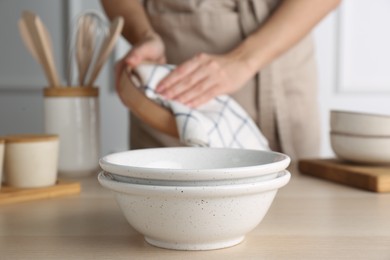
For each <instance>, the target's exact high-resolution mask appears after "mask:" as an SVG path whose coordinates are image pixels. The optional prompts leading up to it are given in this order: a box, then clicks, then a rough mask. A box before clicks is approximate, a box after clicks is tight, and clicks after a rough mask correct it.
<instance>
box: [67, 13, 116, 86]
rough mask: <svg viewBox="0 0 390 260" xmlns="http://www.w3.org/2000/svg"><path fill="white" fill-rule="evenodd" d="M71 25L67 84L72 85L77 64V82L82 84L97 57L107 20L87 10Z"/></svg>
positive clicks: (104, 34) (105, 31) (106, 30)
mask: <svg viewBox="0 0 390 260" xmlns="http://www.w3.org/2000/svg"><path fill="white" fill-rule="evenodd" d="M73 27H74V29H73V30H72V34H71V35H70V37H69V38H70V41H69V57H68V65H67V82H68V86H72V85H73V68H76V66H77V68H78V84H79V86H84V85H85V82H86V79H87V77H88V74H90V72H91V67H92V66H93V62H94V60H96V58H97V55H98V50H99V46H101V45H102V43H103V41H104V39H105V38H106V35H107V33H108V28H107V22H106V20H105V18H104V17H103V15H102V14H100V13H98V12H96V11H94V10H87V11H85V12H83V13H81V14H80V15H79V16H78V17H77V18H76V19H75V22H74V26H73ZM76 85H77V84H76Z"/></svg>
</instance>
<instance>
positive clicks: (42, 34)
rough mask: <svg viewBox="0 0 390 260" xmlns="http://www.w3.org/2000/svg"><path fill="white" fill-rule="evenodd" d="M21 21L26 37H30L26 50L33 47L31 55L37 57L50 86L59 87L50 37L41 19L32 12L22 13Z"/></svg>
mask: <svg viewBox="0 0 390 260" xmlns="http://www.w3.org/2000/svg"><path fill="white" fill-rule="evenodd" d="M22 19H23V20H24V24H25V28H26V30H27V31H28V34H27V35H30V37H29V38H30V40H27V41H26V45H28V46H30V47H28V48H32V46H34V48H32V49H35V51H33V52H32V54H33V56H34V57H35V56H37V57H38V60H39V61H40V63H41V64H42V65H43V68H44V71H45V74H46V77H47V79H48V81H49V84H50V86H51V87H59V86H61V83H60V81H59V77H58V74H57V70H56V68H55V64H54V58H53V51H52V46H51V41H50V36H49V34H48V31H47V29H46V27H45V26H44V25H43V23H42V21H41V19H39V17H38V16H37V15H36V14H34V13H32V12H28V11H24V12H23V14H22ZM22 30H23V29H22Z"/></svg>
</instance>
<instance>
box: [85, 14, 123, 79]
mask: <svg viewBox="0 0 390 260" xmlns="http://www.w3.org/2000/svg"><path fill="white" fill-rule="evenodd" d="M122 28H123V18H122V17H117V18H115V20H114V21H113V22H112V23H111V26H110V31H109V33H108V35H107V37H106V38H105V39H104V41H103V43H102V46H101V48H100V51H99V54H98V56H97V59H96V63H95V65H94V67H93V69H92V73H91V77H90V78H89V80H88V83H87V86H88V87H92V85H93V83H94V82H95V80H96V78H97V76H98V74H99V72H100V70H101V68H102V67H103V65H104V63H105V62H106V60H107V58H108V56H109V55H110V53H111V51H112V50H113V48H114V46H115V43H116V41H117V39H118V38H119V36H120V33H121V32H122Z"/></svg>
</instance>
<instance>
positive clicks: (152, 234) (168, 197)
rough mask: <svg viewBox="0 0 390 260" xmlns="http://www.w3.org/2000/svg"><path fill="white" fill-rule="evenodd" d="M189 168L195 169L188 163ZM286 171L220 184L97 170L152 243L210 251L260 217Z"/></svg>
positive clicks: (233, 240) (236, 238)
mask: <svg viewBox="0 0 390 260" xmlns="http://www.w3.org/2000/svg"><path fill="white" fill-rule="evenodd" d="M193 163H194V165H192V167H191V168H196V167H197V162H196V161H194V162H193ZM290 176H291V175H290V173H289V172H288V171H283V172H281V173H280V174H279V175H278V177H276V178H275V179H272V180H268V181H260V182H253V183H247V184H232V185H221V186H197V187H188V186H187V187H186V186H153V185H140V184H131V183H123V182H118V181H114V180H112V179H110V178H109V177H107V176H105V175H104V173H100V174H99V176H98V180H99V182H100V184H101V185H102V186H103V187H105V188H107V189H109V190H111V191H113V192H114V194H115V199H116V201H117V203H118V204H119V206H120V209H121V210H122V212H123V214H124V215H125V217H126V219H127V221H128V222H129V224H130V225H131V226H132V227H133V228H134V229H136V230H137V231H138V232H140V233H141V234H143V235H144V237H145V240H146V241H147V242H148V243H150V244H152V245H155V246H157V247H163V248H168V249H177V250H210V249H218V248H225V247H230V246H234V245H236V244H238V243H240V242H241V241H243V240H244V238H245V235H246V234H247V233H248V232H250V231H251V230H253V229H254V228H255V227H256V226H257V225H258V224H259V223H260V222H261V221H262V219H263V217H264V216H265V214H266V213H267V211H268V209H269V207H270V206H271V204H272V201H273V199H274V197H275V195H276V193H277V191H278V189H279V188H281V187H283V186H285V185H286V184H287V183H288V182H289V180H290Z"/></svg>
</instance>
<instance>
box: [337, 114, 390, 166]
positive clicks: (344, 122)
mask: <svg viewBox="0 0 390 260" xmlns="http://www.w3.org/2000/svg"><path fill="white" fill-rule="evenodd" d="M330 129H331V145H332V149H333V151H334V152H335V154H336V155H337V156H338V157H340V158H342V159H345V160H348V161H352V162H356V163H368V164H390V116H387V115H378V114H368V113H358V112H349V111H337V110H333V111H331V114H330Z"/></svg>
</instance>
